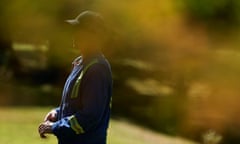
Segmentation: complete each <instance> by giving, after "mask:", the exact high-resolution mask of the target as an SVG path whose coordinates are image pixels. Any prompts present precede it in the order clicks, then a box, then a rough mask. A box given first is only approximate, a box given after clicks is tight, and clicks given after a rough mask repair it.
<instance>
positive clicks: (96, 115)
mask: <svg viewBox="0 0 240 144" xmlns="http://www.w3.org/2000/svg"><path fill="white" fill-rule="evenodd" d="M73 65H74V67H73V70H72V72H71V74H70V75H69V77H68V79H67V80H66V83H65V86H64V89H63V94H62V100H61V105H60V106H59V107H58V108H56V110H57V116H58V121H57V122H55V123H54V125H53V127H52V130H53V133H54V135H55V136H57V138H58V143H59V144H106V139H107V129H108V123H109V117H110V107H111V106H110V105H111V95H112V73H111V68H110V65H109V63H108V61H107V60H106V59H105V58H104V56H103V55H101V54H99V55H96V56H93V57H91V58H88V59H83V58H82V57H78V58H76V59H75V60H74V62H73ZM76 81H78V82H76Z"/></svg>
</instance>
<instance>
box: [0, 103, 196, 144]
mask: <svg viewBox="0 0 240 144" xmlns="http://www.w3.org/2000/svg"><path fill="white" fill-rule="evenodd" d="M50 109H51V108H36V107H34V108H33V107H26V108H0V114H1V117H0V144H26V143H34V144H56V143H57V141H56V139H55V137H54V136H49V137H48V138H47V139H45V140H42V139H40V138H39V136H38V132H37V127H38V124H39V123H40V122H41V120H42V118H43V117H44V115H45V113H46V112H47V111H48V110H50ZM108 143H110V144H158V143H161V144H193V143H192V142H188V141H186V140H183V139H181V138H177V137H170V136H166V135H161V134H158V133H155V132H152V131H150V130H148V129H146V128H141V127H138V126H136V125H133V124H130V123H128V122H126V121H122V120H111V125H110V129H109V136H108Z"/></svg>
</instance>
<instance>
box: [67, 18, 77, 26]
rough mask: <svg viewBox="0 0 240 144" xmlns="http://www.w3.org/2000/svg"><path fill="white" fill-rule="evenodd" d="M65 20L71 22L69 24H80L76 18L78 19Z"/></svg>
mask: <svg viewBox="0 0 240 144" xmlns="http://www.w3.org/2000/svg"><path fill="white" fill-rule="evenodd" d="M65 22H66V23H69V24H71V25H78V24H79V22H78V20H76V19H72V20H65Z"/></svg>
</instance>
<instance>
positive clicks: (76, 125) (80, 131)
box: [69, 115, 84, 134]
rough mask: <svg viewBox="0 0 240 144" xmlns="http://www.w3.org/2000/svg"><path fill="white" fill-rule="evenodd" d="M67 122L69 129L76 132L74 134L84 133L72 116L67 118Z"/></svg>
mask: <svg viewBox="0 0 240 144" xmlns="http://www.w3.org/2000/svg"><path fill="white" fill-rule="evenodd" d="M69 122H70V126H71V128H72V129H73V130H74V131H75V132H76V134H82V133H84V130H83V128H82V127H81V125H80V124H79V123H78V121H77V118H76V117H75V116H74V115H73V116H71V117H70V118H69Z"/></svg>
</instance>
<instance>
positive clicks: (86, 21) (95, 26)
mask: <svg viewBox="0 0 240 144" xmlns="http://www.w3.org/2000/svg"><path fill="white" fill-rule="evenodd" d="M65 22H67V23H68V24H70V25H72V26H73V28H74V29H75V30H76V29H85V30H88V31H92V32H100V31H104V30H105V24H104V20H103V17H102V15H101V14H99V13H97V12H94V11H90V10H87V11H83V12H81V13H80V14H79V15H78V16H77V17H76V18H74V19H69V20H65Z"/></svg>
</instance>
